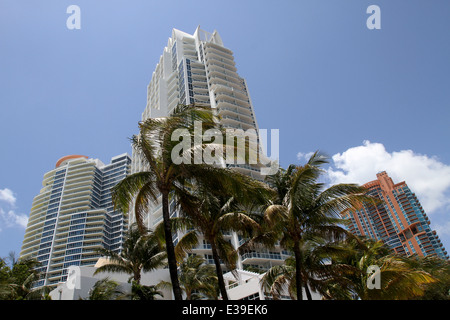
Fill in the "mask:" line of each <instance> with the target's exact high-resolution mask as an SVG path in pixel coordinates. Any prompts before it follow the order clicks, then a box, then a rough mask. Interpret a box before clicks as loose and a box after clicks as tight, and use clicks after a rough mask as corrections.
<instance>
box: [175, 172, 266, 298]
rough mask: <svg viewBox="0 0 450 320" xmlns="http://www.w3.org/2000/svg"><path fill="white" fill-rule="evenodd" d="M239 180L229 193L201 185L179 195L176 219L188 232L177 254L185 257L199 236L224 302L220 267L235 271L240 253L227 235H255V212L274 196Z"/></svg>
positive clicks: (258, 185)
mask: <svg viewBox="0 0 450 320" xmlns="http://www.w3.org/2000/svg"><path fill="white" fill-rule="evenodd" d="M240 179H242V182H241V185H240V188H239V189H235V190H231V191H230V192H228V193H227V192H224V191H223V190H217V189H211V188H202V186H193V187H192V188H190V189H189V190H187V192H184V193H180V195H179V206H180V209H181V210H180V212H181V216H180V217H179V218H177V219H176V220H175V219H174V222H175V223H176V224H177V225H178V228H184V229H185V230H188V231H187V232H186V234H185V235H184V237H183V238H182V239H180V241H179V243H178V245H177V255H179V256H180V257H182V256H183V254H184V253H185V252H189V251H190V249H191V248H192V247H194V246H196V245H197V244H198V242H199V237H198V235H199V234H201V235H202V237H203V239H204V240H205V241H206V244H207V245H208V246H210V248H211V253H212V257H213V261H214V265H215V268H216V274H217V281H218V286H219V290H220V293H221V296H222V299H223V300H228V295H227V291H226V286H225V281H224V278H223V271H222V266H221V265H222V264H225V265H226V267H227V268H228V269H230V270H233V269H235V267H236V261H237V258H238V255H237V254H238V253H237V250H235V249H234V248H233V246H232V245H231V243H230V242H228V241H227V240H226V239H225V237H224V235H225V234H226V233H228V232H230V231H235V232H239V233H240V234H242V235H244V236H250V235H252V234H253V232H254V231H255V230H256V229H258V228H259V224H258V223H257V220H258V219H257V218H258V217H257V214H254V213H252V211H256V210H255V208H257V207H258V206H260V205H262V204H264V203H265V204H267V199H268V197H269V196H273V192H272V190H271V189H269V188H268V187H267V186H266V185H265V184H263V183H261V182H258V181H256V180H253V179H252V178H250V177H248V176H243V175H242V176H241V177H240ZM256 212H257V211H256Z"/></svg>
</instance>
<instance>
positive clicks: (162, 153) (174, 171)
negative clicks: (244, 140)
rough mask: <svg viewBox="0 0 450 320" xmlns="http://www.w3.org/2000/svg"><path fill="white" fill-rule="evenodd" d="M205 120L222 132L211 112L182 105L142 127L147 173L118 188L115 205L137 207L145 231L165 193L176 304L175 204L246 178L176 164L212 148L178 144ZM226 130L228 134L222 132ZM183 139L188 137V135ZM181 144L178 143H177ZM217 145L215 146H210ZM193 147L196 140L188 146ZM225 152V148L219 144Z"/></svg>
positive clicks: (139, 141)
mask: <svg viewBox="0 0 450 320" xmlns="http://www.w3.org/2000/svg"><path fill="white" fill-rule="evenodd" d="M199 122H201V124H202V129H204V130H207V129H215V130H220V129H219V128H218V125H217V124H218V119H217V118H216V116H215V115H214V114H213V111H212V110H211V109H210V108H205V107H198V106H179V107H177V108H176V109H175V110H174V112H173V113H172V115H171V116H169V117H165V118H150V119H148V120H146V121H145V122H141V123H140V124H139V128H140V133H139V135H137V136H133V138H132V144H133V148H134V151H135V152H136V153H138V154H140V155H141V156H142V159H143V160H144V161H145V165H146V167H147V171H143V172H139V173H135V174H132V175H130V176H128V177H126V178H125V179H124V180H122V181H121V182H119V183H118V184H117V185H116V186H115V187H114V189H113V193H112V196H113V201H114V203H115V205H116V206H119V207H120V208H121V209H122V211H123V212H128V209H129V207H130V206H131V205H132V203H134V208H133V210H134V214H135V217H136V221H137V223H138V226H139V228H141V229H142V228H143V217H144V215H145V214H147V210H148V206H149V204H150V203H151V202H153V203H157V202H158V196H159V195H161V202H162V214H163V226H164V237H165V245H166V251H167V259H168V265H169V273H170V279H171V281H172V288H173V293H174V296H175V299H176V300H181V299H182V291H181V288H180V284H179V281H178V275H177V260H176V256H175V249H174V244H173V240H172V226H171V222H170V211H169V202H170V201H171V199H172V200H174V201H176V200H177V198H178V195H179V194H180V193H182V192H185V191H186V188H188V187H189V184H191V185H196V184H197V185H204V186H209V188H218V189H222V190H228V189H235V190H239V189H240V188H241V187H240V186H241V181H242V178H241V176H242V175H239V174H238V173H237V172H236V171H233V170H230V169H226V168H222V167H219V166H216V165H211V164H207V163H205V162H204V161H203V158H202V159H201V161H200V162H201V163H196V164H190V163H188V161H186V162H183V161H182V162H181V163H179V161H174V159H173V157H172V154H173V153H175V155H180V152H181V151H183V153H182V155H183V159H189V160H192V159H196V157H195V155H197V154H198V153H199V152H200V153H201V152H202V150H203V149H204V148H206V145H207V143H202V144H200V145H194V146H193V147H191V148H187V150H178V149H177V147H178V145H179V143H180V141H179V140H177V141H172V137H173V135H174V133H176V132H179V131H176V130H184V132H188V133H189V134H190V136H191V137H192V136H193V133H194V129H195V128H196V124H197V123H199ZM222 131H223V130H222ZM182 137H183V141H184V139H187V137H186V136H182ZM175 140H176V139H175ZM211 144H212V145H214V143H210V144H209V145H211ZM188 145H189V146H191V142H190V141H189V143H188ZM215 145H216V146H218V147H219V148H223V149H225V147H224V146H223V145H221V144H220V145H219V144H218V143H215Z"/></svg>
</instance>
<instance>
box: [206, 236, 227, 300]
mask: <svg viewBox="0 0 450 320" xmlns="http://www.w3.org/2000/svg"><path fill="white" fill-rule="evenodd" d="M208 241H209V243H210V244H211V251H212V256H213V259H214V264H215V265H216V273H217V280H218V283H219V289H220V293H221V294H222V299H223V300H228V294H227V289H226V287H225V281H224V279H223V272H222V267H221V266H220V259H219V255H218V254H217V248H216V243H215V242H214V240H213V239H208Z"/></svg>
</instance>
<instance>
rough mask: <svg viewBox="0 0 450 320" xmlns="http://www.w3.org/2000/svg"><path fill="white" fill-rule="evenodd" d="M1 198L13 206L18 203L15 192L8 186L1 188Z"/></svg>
mask: <svg viewBox="0 0 450 320" xmlns="http://www.w3.org/2000/svg"><path fill="white" fill-rule="evenodd" d="M0 200H1V201H5V202H7V203H8V204H10V205H12V206H14V205H15V204H16V197H15V196H14V193H13V192H12V191H11V190H10V189H8V188H5V189H0Z"/></svg>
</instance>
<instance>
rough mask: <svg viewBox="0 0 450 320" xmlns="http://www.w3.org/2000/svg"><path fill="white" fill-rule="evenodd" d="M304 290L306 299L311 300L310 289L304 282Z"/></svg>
mask: <svg viewBox="0 0 450 320" xmlns="http://www.w3.org/2000/svg"><path fill="white" fill-rule="evenodd" d="M305 292H306V297H307V298H308V300H312V295H311V291H310V290H309V287H308V284H307V283H305Z"/></svg>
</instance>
